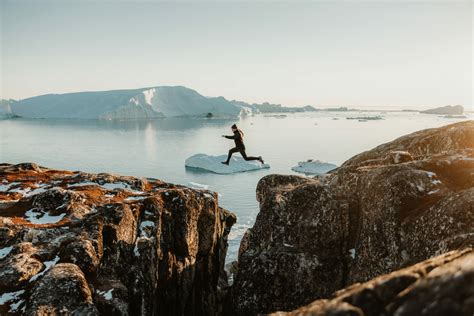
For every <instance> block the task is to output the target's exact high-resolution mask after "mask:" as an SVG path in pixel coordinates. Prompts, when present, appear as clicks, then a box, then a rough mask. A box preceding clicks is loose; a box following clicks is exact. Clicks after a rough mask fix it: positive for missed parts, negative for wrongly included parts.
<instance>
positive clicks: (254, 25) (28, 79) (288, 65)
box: [0, 0, 474, 109]
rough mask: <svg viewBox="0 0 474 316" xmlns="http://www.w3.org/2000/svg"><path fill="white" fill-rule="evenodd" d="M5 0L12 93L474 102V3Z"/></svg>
mask: <svg viewBox="0 0 474 316" xmlns="http://www.w3.org/2000/svg"><path fill="white" fill-rule="evenodd" d="M0 2H1V7H0V9H1V85H0V86H1V91H0V97H2V98H14V99H22V98H27V97H31V96H35V95H40V94H46V93H63V92H74V91H85V90H111V89H125V88H140V87H147V86H155V85H184V86H187V87H190V88H193V89H195V90H197V91H198V92H200V93H201V94H204V95H208V96H219V95H222V96H224V97H226V98H227V99H238V100H244V101H250V102H262V101H269V102H273V103H283V104H286V105H306V104H313V105H317V106H322V105H330V106H334V105H366V106H387V107H392V108H396V107H420V108H427V107H431V106H437V105H446V104H464V105H466V106H468V108H469V106H471V105H472V104H473V102H472V99H473V66H472V64H473V62H472V60H473V50H474V46H473V12H474V11H473V10H474V9H473V4H472V1H464V2H460V1H447V0H446V1H437V2H435V1H422V2H410V1H398V2H395V1H377V2H375V1H364V2H361V1H355V0H353V1H331V2H321V1H313V2H302V1H298V2H295V1H292V2H290V1H288V2H271V1H266V2H259V3H254V2H228V1H226V2H219V3H211V2H206V3H203V2H197V1H194V2H174V3H172V2H169V3H164V2H152V1H79V0H77V1H71V0H69V1H39V0H38V1H31V0H30V1H21V0H14V1H7V0H0ZM471 109H472V108H471Z"/></svg>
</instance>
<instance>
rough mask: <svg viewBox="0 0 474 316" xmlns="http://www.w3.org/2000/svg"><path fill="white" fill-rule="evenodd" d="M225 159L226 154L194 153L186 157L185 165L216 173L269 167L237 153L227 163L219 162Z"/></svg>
mask: <svg viewBox="0 0 474 316" xmlns="http://www.w3.org/2000/svg"><path fill="white" fill-rule="evenodd" d="M226 159H227V155H221V156H211V155H206V154H196V155H193V156H191V157H189V158H188V159H186V161H185V166H186V167H189V168H195V169H200V170H205V171H208V172H214V173H218V174H231V173H237V172H246V171H253V170H261V169H267V168H270V165H268V164H263V165H262V164H261V163H260V162H259V161H256V160H253V161H245V160H244V159H243V158H242V157H240V156H237V154H234V156H233V157H232V158H231V160H230V163H229V165H224V164H222V163H221V162H222V161H225V160H226Z"/></svg>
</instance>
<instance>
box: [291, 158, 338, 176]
mask: <svg viewBox="0 0 474 316" xmlns="http://www.w3.org/2000/svg"><path fill="white" fill-rule="evenodd" d="M335 168H337V166H336V165H335V164H332V163H329V162H324V161H320V160H312V159H309V160H307V161H300V162H298V165H297V166H295V167H293V168H291V170H293V171H296V172H301V173H305V174H324V173H326V172H329V171H331V170H333V169H335Z"/></svg>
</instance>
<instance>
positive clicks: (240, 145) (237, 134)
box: [222, 124, 263, 165]
mask: <svg viewBox="0 0 474 316" xmlns="http://www.w3.org/2000/svg"><path fill="white" fill-rule="evenodd" d="M231 128H232V132H233V133H234V135H232V136H226V135H222V137H225V138H228V139H233V140H234V142H235V147H234V148H232V149H231V150H229V155H228V156H227V161H223V162H222V163H223V164H224V165H228V164H229V161H230V157H232V154H233V153H236V152H240V154H241V155H242V157H243V158H244V159H245V160H258V161H260V162H261V163H262V164H263V159H262V156H259V157H249V156H247V154H246V153H245V145H244V140H243V137H244V133H243V132H242V131H241V130H240V129H238V128H237V125H235V124H234V125H232V126H231Z"/></svg>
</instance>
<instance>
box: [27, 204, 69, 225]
mask: <svg viewBox="0 0 474 316" xmlns="http://www.w3.org/2000/svg"><path fill="white" fill-rule="evenodd" d="M25 216H26V220H27V221H29V222H30V223H32V224H54V223H57V222H59V221H61V220H62V219H63V218H64V216H66V214H65V213H62V214H59V215H49V214H48V213H45V212H43V211H40V210H38V209H36V208H32V209H30V210H28V211H27V212H26V213H25Z"/></svg>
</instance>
